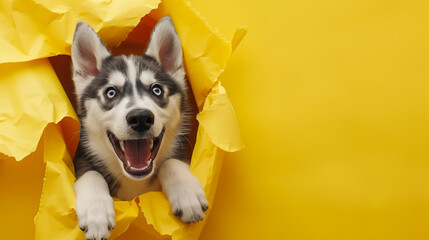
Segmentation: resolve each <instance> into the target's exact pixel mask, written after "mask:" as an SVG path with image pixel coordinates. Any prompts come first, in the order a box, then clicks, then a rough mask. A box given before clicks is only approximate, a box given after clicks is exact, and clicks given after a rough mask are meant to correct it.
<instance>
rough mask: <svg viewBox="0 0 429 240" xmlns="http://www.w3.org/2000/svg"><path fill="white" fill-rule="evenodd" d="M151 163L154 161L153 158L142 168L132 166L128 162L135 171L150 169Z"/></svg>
mask: <svg viewBox="0 0 429 240" xmlns="http://www.w3.org/2000/svg"><path fill="white" fill-rule="evenodd" d="M151 163H152V159H149V161H148V162H147V166H146V167H142V168H135V167H132V166H131V165H130V162H128V166H129V167H130V168H131V170H134V171H143V170H146V169H148V168H149V166H150V164H151Z"/></svg>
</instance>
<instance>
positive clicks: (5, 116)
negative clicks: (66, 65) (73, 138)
mask: <svg viewBox="0 0 429 240" xmlns="http://www.w3.org/2000/svg"><path fill="white" fill-rule="evenodd" d="M0 95H1V96H2V97H1V98H0V105H1V106H2V110H1V111H0V133H1V135H0V152H2V153H4V154H6V155H8V156H12V157H14V158H15V159H16V160H21V159H23V158H24V157H25V156H27V155H28V154H30V153H32V152H33V151H34V150H36V147H37V143H38V142H39V139H40V137H41V135H42V132H43V129H44V128H45V127H46V125H47V124H48V123H51V122H54V123H58V122H59V121H60V120H62V119H63V118H64V117H66V116H70V117H72V118H74V119H76V121H77V116H76V114H75V112H74V110H73V107H72V106H71V104H70V102H69V101H68V99H67V96H66V94H65V92H64V90H63V88H62V86H61V84H60V82H59V81H58V78H57V76H56V75H55V72H54V70H53V69H52V67H51V64H50V63H49V60H48V59H40V60H34V61H30V62H23V63H4V64H0ZM70 127H71V128H73V129H74V131H76V132H77V131H78V128H79V124H78V123H77V122H76V124H74V126H70Z"/></svg>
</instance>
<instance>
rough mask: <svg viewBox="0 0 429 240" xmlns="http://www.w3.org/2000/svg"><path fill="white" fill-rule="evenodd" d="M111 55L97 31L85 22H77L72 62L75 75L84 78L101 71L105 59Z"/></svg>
mask: <svg viewBox="0 0 429 240" xmlns="http://www.w3.org/2000/svg"><path fill="white" fill-rule="evenodd" d="M108 56H110V52H109V51H108V50H107V49H106V47H104V45H103V43H102V42H101V40H100V37H98V35H97V33H96V32H95V31H94V29H92V27H91V26H89V25H88V24H87V23H85V22H81V21H79V22H78V23H77V24H76V30H75V33H74V38H73V44H72V62H73V71H74V75H81V76H83V78H84V79H86V78H88V77H91V76H95V75H97V74H98V73H99V72H100V69H101V64H102V61H103V59H105V58H106V57H108Z"/></svg>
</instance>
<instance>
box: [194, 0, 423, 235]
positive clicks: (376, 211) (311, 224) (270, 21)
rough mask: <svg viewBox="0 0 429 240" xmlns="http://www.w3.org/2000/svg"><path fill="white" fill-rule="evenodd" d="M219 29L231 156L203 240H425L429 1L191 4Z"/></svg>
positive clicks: (221, 1) (288, 0)
mask: <svg viewBox="0 0 429 240" xmlns="http://www.w3.org/2000/svg"><path fill="white" fill-rule="evenodd" d="M191 2H192V5H193V6H194V7H195V8H196V9H198V10H199V11H200V13H201V14H202V15H204V16H205V17H206V18H207V20H208V21H209V22H211V23H213V25H214V26H217V27H219V29H220V31H221V32H224V33H225V34H226V36H227V37H229V36H231V35H232V33H233V32H234V31H235V29H234V27H235V26H236V25H239V24H247V25H248V31H249V32H248V34H247V35H246V37H245V38H244V40H243V41H242V43H240V45H239V46H238V48H237V50H236V51H235V52H234V54H233V55H232V58H231V60H230V62H229V64H228V67H227V69H226V70H225V72H224V74H223V75H221V77H220V79H221V80H222V83H223V84H224V86H225V87H226V89H228V95H229V96H230V99H231V101H232V103H233V105H234V107H235V112H236V114H237V118H238V121H239V124H240V128H241V132H242V135H243V137H244V140H245V143H246V148H245V149H244V150H243V151H240V152H238V153H234V154H226V156H225V159H224V164H223V166H222V172H221V175H220V181H219V185H218V191H217V193H216V197H215V201H214V206H213V209H212V210H213V211H212V215H211V216H210V218H209V219H208V221H207V223H206V226H205V228H204V231H203V233H202V235H201V239H204V240H212V239H213V240H215V239H223V240H235V239H294V240H296V239H311V240H313V239H329V240H331V239H360V240H362V239H374V240H380V239H389V240H391V239H407V240H409V239H429V19H428V16H429V10H428V9H429V2H428V1H418V0H417V1H384V0H375V1H356V0H351V1H341V0H327V1H313V0H311V1H310V0H296V1H295V0H285V1H244V0H237V1H227V0H219V1H204V0H191Z"/></svg>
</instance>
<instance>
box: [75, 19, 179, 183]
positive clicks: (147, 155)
mask: <svg viewBox="0 0 429 240" xmlns="http://www.w3.org/2000/svg"><path fill="white" fill-rule="evenodd" d="M72 63H73V80H74V82H75V88H76V93H77V97H78V104H79V109H78V114H79V118H80V120H81V122H82V125H83V127H84V128H85V131H86V135H85V137H86V139H81V141H86V143H87V144H86V145H87V146H89V148H90V149H89V150H90V151H92V152H94V153H96V154H94V155H97V156H100V159H101V160H102V161H104V162H105V163H106V165H107V167H108V168H110V170H111V171H112V172H115V171H116V172H117V171H118V169H120V171H121V172H122V173H123V174H124V175H125V176H127V177H129V178H133V179H144V178H146V177H148V176H150V175H151V174H152V173H153V172H154V171H153V169H154V168H155V167H156V165H157V163H156V162H157V161H156V160H157V159H159V158H163V157H165V156H166V155H168V154H169V152H170V151H171V150H172V147H171V145H172V144H173V143H174V138H175V136H177V134H180V133H179V131H180V126H181V124H182V118H183V109H182V108H183V106H184V101H185V92H186V84H185V73H184V70H183V66H182V48H181V44H180V40H179V38H178V36H177V33H176V31H175V29H174V25H173V23H172V21H171V19H170V18H169V17H165V18H163V19H161V20H160V21H159V22H158V24H157V25H156V26H155V29H154V30H153V32H152V36H151V40H150V42H149V45H148V47H147V50H146V52H145V54H144V55H143V56H135V55H132V56H123V55H121V56H113V55H112V54H111V53H110V52H109V51H108V50H107V49H106V48H105V47H104V45H103V43H102V42H101V40H100V38H99V37H98V35H97V34H96V33H95V31H94V30H93V29H92V28H91V27H90V26H89V25H88V24H86V23H84V22H80V23H79V24H78V25H77V27H76V32H75V36H74V40H73V45H72Z"/></svg>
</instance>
